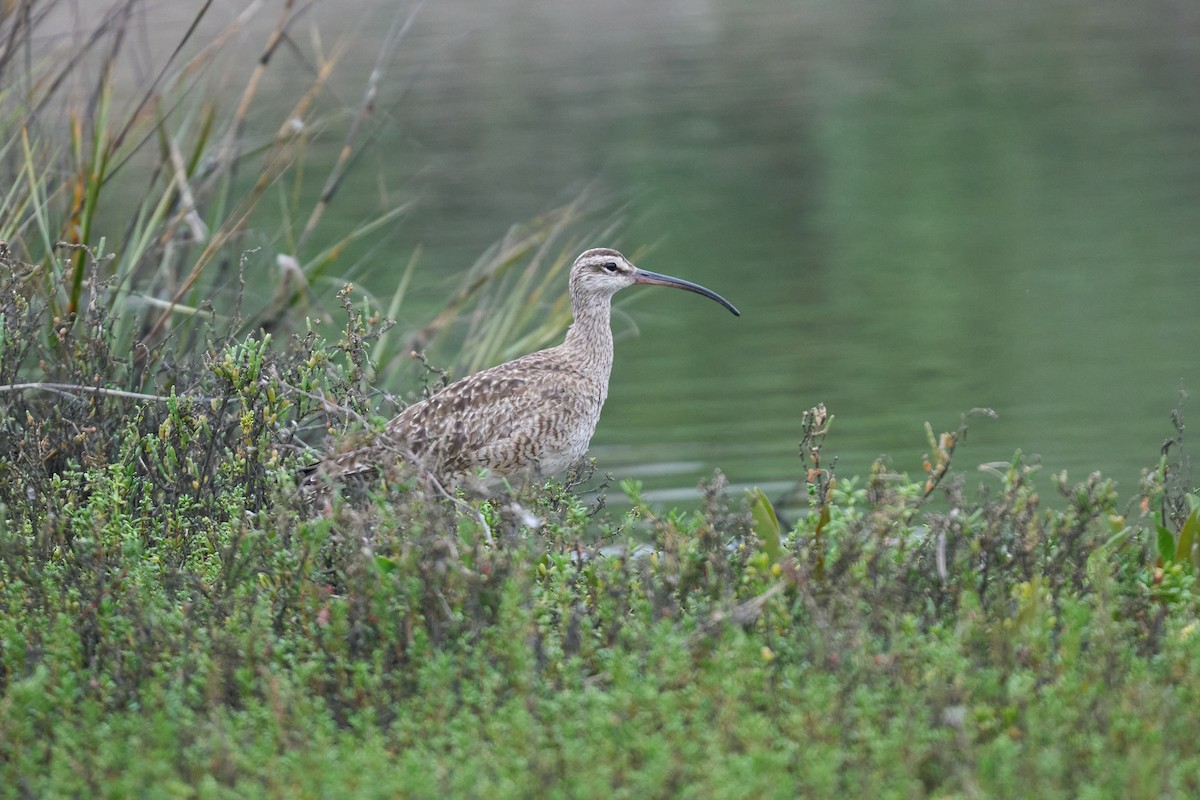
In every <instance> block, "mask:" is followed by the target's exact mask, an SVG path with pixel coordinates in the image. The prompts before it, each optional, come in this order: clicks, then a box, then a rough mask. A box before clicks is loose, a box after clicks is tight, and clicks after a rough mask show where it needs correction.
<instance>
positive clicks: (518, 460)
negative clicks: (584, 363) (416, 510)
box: [386, 351, 589, 474]
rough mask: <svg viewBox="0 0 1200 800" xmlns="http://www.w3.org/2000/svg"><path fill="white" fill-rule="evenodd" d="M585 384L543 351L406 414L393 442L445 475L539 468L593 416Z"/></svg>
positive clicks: (392, 425) (472, 378)
mask: <svg viewBox="0 0 1200 800" xmlns="http://www.w3.org/2000/svg"><path fill="white" fill-rule="evenodd" d="M586 381H587V379H586V377H585V376H584V375H582V373H581V372H580V371H579V370H577V369H573V368H572V367H570V366H567V365H564V364H563V363H561V360H556V359H553V358H548V357H547V354H546V352H545V351H543V352H539V353H532V354H530V355H528V356H525V357H524V358H520V359H517V360H516V361H513V362H510V363H508V364H502V365H500V366H499V367H494V368H492V369H489V370H484V371H482V372H478V373H476V374H474V375H469V376H467V377H466V378H463V379H462V380H460V381H457V382H455V383H453V384H451V385H450V386H447V387H446V388H445V389H443V390H442V391H441V392H439V393H438V394H436V395H434V396H433V397H431V398H429V399H428V400H425V401H423V402H421V403H417V404H414V405H413V406H410V407H409V408H407V409H405V410H404V411H403V412H401V413H400V414H399V415H398V416H397V417H396V418H395V419H393V420H392V421H391V422H389V423H388V425H387V429H386V432H387V435H388V436H389V437H390V438H391V439H393V440H395V441H397V442H403V443H404V444H405V445H406V446H407V447H408V449H409V450H410V451H411V452H412V453H413V454H414V455H416V456H417V457H418V458H422V459H423V460H424V461H425V463H426V465H427V466H429V467H430V468H432V469H434V470H435V471H437V472H438V473H442V474H468V473H470V472H473V471H475V470H478V469H480V468H484V467H486V468H488V469H492V470H494V471H496V472H499V473H501V474H506V473H510V472H514V471H516V470H521V469H525V468H528V467H536V466H537V465H538V463H539V461H540V460H541V458H542V456H543V454H544V452H545V451H546V449H547V448H553V447H556V446H557V444H558V442H559V441H560V440H561V439H562V438H563V436H564V434H565V429H566V428H569V426H570V425H572V424H573V423H574V422H575V420H577V419H579V418H580V417H581V416H582V415H585V414H586V413H587V409H586V408H585V406H587V404H588V395H589V393H587V392H582V393H581V392H580V391H579V388H580V386H581V384H583V383H586Z"/></svg>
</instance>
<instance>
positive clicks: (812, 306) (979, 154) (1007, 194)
mask: <svg viewBox="0 0 1200 800" xmlns="http://www.w3.org/2000/svg"><path fill="white" fill-rule="evenodd" d="M335 6H336V4H326V5H318V6H316V7H315V8H314V9H313V11H312V13H311V14H310V15H309V16H308V17H307V18H306V19H305V21H304V22H303V24H302V25H300V26H298V28H297V29H296V31H295V34H296V35H295V39H296V41H297V43H298V47H299V48H300V49H301V50H303V49H304V48H305V47H308V46H309V43H310V41H311V37H309V36H308V33H307V31H308V27H307V26H309V25H317V26H318V27H319V29H320V33H321V37H322V41H323V42H324V43H326V45H327V46H328V45H329V44H330V43H333V42H336V41H338V40H339V39H341V38H343V37H348V38H349V39H350V40H352V41H353V42H354V46H353V47H352V48H351V49H350V52H349V53H348V54H347V55H346V56H345V57H344V58H343V63H342V64H341V65H340V67H339V70H338V72H337V75H338V77H337V79H335V81H334V84H333V89H334V96H335V97H336V98H337V100H339V101H342V102H344V103H345V105H346V107H351V108H352V107H353V106H354V104H355V103H356V102H357V99H358V96H359V94H360V93H361V88H362V82H363V80H364V79H365V75H366V73H367V71H368V70H369V69H370V67H371V65H372V63H373V61H374V58H375V54H376V50H377V47H378V42H379V40H380V38H381V36H382V32H383V31H384V30H386V28H387V26H388V24H389V23H390V21H391V19H392V14H393V11H394V8H395V4H394V3H393V2H382V1H381V2H375V3H372V2H360V3H356V4H354V5H353V9H354V13H347V12H346V11H344V10H338V9H339V8H344V7H341V6H336V7H335ZM274 13H275V12H274V11H272V12H271V13H270V14H269V15H268V16H269V17H271V19H269V20H264V24H267V23H269V22H273V19H274V17H273V15H274ZM247 41H248V42H257V41H258V40H256V39H254V38H253V37H247ZM256 47H257V44H251V45H248V46H247V48H246V55H247V57H253V55H254V54H255V53H256ZM289 59H290V61H289ZM296 63H298V61H297V59H296V58H295V57H294V56H289V55H288V54H286V53H285V54H284V55H283V56H281V57H280V58H279V59H278V61H277V63H276V64H274V65H273V70H274V71H273V73H272V80H273V81H276V82H277V83H278V85H279V86H282V87H284V88H286V87H287V86H288V85H289V80H294V81H298V82H300V83H303V82H306V81H307V80H308V75H307V74H305V73H304V70H301V69H294V65H295V64H296ZM289 64H291V65H293V68H292V73H289V71H288V70H289V66H288V65H289ZM293 73H294V74H293ZM378 113H379V115H380V116H381V117H382V118H383V119H385V120H386V124H385V126H384V127H383V129H382V132H381V135H380V136H379V137H378V138H377V139H376V140H374V141H373V142H372V143H370V144H369V145H368V146H367V147H366V148H365V152H364V155H363V157H362V158H361V159H360V161H359V162H358V163H357V165H356V167H355V169H354V170H353V172H352V175H351V177H350V181H351V183H349V184H347V186H346V188H345V189H343V191H342V194H341V196H340V198H339V200H338V202H337V203H335V204H334V207H333V208H332V209H331V212H330V216H329V217H327V219H326V220H325V222H324V223H323V225H322V228H321V235H322V236H327V237H331V238H332V237H333V236H335V235H337V234H339V233H341V232H344V230H345V229H346V228H348V227H349V226H351V225H352V224H354V222H356V221H359V220H360V219H362V218H364V217H365V216H368V215H371V214H375V213H378V212H379V210H380V209H381V208H383V207H385V206H386V205H387V204H388V203H390V202H394V201H396V200H398V199H405V198H413V199H415V200H416V202H417V205H416V208H415V210H414V211H413V212H412V213H411V214H410V215H408V216H406V217H405V218H404V220H403V221H402V223H400V229H399V231H397V232H394V234H395V239H394V242H398V243H399V244H392V245H389V248H388V249H387V251H386V255H384V254H379V255H377V259H378V262H379V263H378V269H377V270H376V271H373V272H372V274H371V275H370V276H369V277H368V278H367V280H366V282H367V283H368V284H369V285H370V286H371V287H372V288H373V289H375V290H376V291H378V292H380V293H381V294H387V293H388V292H389V291H390V286H391V285H392V283H393V282H394V281H395V280H396V276H397V273H398V269H399V267H400V265H402V264H404V263H405V262H406V261H407V259H408V257H409V255H410V254H411V253H412V251H413V249H414V248H415V247H416V246H417V245H420V246H421V247H422V248H423V250H422V255H421V261H420V264H421V276H420V278H419V279H418V284H419V286H420V287H421V291H422V292H424V293H425V294H424V296H425V297H427V298H432V297H436V296H438V294H439V292H442V291H444V290H446V289H448V288H449V287H450V286H452V285H453V277H452V276H453V274H454V273H455V272H456V271H457V270H459V269H461V268H463V267H465V266H467V265H469V264H470V263H471V262H472V260H473V259H474V258H475V257H476V256H477V255H478V254H479V253H480V252H481V251H482V250H483V249H484V248H485V247H486V246H487V245H488V244H490V243H491V242H493V241H494V240H496V239H497V238H499V237H500V236H501V235H502V234H503V233H504V232H505V230H506V229H507V228H508V226H509V225H511V224H512V223H515V222H519V221H521V220H524V219H527V218H530V217H533V216H535V215H537V214H539V213H541V212H543V211H545V210H547V209H549V208H551V207H554V206H556V205H558V204H560V203H563V202H565V201H568V200H570V199H572V198H573V197H575V196H576V195H577V194H578V192H579V191H580V190H581V189H583V188H584V187H587V186H590V187H592V190H593V193H594V194H595V195H596V196H599V197H601V198H605V199H606V200H607V201H610V203H611V205H612V206H613V207H616V206H620V207H621V218H622V220H623V224H622V226H621V227H620V229H619V234H618V236H617V237H616V239H615V240H606V241H595V242H589V243H588V244H589V245H615V246H618V247H621V248H622V249H625V250H627V251H634V250H638V249H639V248H647V247H650V248H652V249H651V250H650V252H649V254H648V255H647V256H646V257H645V258H643V259H641V265H642V266H644V267H646V268H648V269H652V270H656V271H660V272H666V273H669V274H674V275H678V276H680V277H685V278H688V279H690V280H694V281H698V282H701V283H703V284H705V285H707V286H709V287H711V288H712V289H714V290H716V291H718V292H720V293H722V294H723V295H725V296H726V297H728V298H729V299H730V300H731V301H732V302H734V303H735V304H736V305H738V306H739V307H740V308H741V310H742V314H743V316H742V317H741V318H740V319H735V318H733V317H732V316H730V315H729V314H727V313H725V312H724V311H722V310H721V309H720V308H719V307H717V306H716V305H715V304H712V303H709V302H706V301H703V300H701V299H700V298H697V297H695V296H693V295H688V294H684V293H681V292H667V291H665V290H661V289H660V290H655V289H650V288H641V289H637V290H630V291H629V292H627V293H625V294H624V295H622V298H621V303H620V308H621V309H622V311H623V313H622V314H619V315H618V318H617V319H616V321H615V328H616V330H617V333H618V337H619V339H618V345H617V358H616V366H615V368H614V371H613V383H612V386H611V390H610V395H609V401H608V405H607V407H606V409H605V413H604V416H603V418H602V420H601V423H600V427H599V430H598V431H597V434H596V437H595V439H594V441H593V453H594V454H595V455H596V456H597V457H598V458H599V462H600V467H601V469H602V470H607V471H611V472H613V473H614V474H615V475H616V476H617V477H630V476H636V477H642V478H645V480H646V483H647V485H648V486H650V487H651V488H653V489H655V490H658V494H656V495H654V496H655V497H658V498H675V497H679V496H681V495H683V496H685V495H686V494H687V491H688V490H690V489H692V488H693V487H694V486H695V483H696V480H697V479H698V478H699V477H700V476H702V475H706V474H708V473H709V472H711V470H712V469H713V468H714V467H721V468H722V469H723V470H724V471H725V472H726V473H727V474H728V476H729V477H730V479H731V480H732V481H733V482H735V483H769V484H772V485H777V484H778V482H780V481H788V480H791V479H794V478H796V477H798V476H799V474H800V468H799V462H798V461H797V460H796V457H795V453H796V442H797V439H798V437H799V427H800V426H799V422H800V415H801V413H802V412H803V410H804V409H806V408H808V407H810V406H812V405H814V404H815V403H817V402H824V403H825V404H827V406H828V407H829V409H830V411H831V412H832V413H834V414H835V415H836V417H837V419H836V422H835V427H834V433H833V436H832V437H831V439H830V440H829V442H828V444H827V450H826V452H827V454H828V455H837V456H838V459H839V460H838V469H839V471H841V472H842V473H844V474H852V473H861V472H863V471H865V469H866V468H867V466H868V465H869V463H870V462H871V461H872V460H873V459H874V458H875V457H876V456H878V455H880V454H889V455H890V456H891V458H892V462H893V465H894V467H895V468H897V469H899V470H907V471H911V472H916V471H918V470H919V465H920V460H921V455H922V453H923V452H924V450H925V438H924V431H923V423H924V422H925V421H926V420H929V421H930V422H931V423H932V424H933V426H934V427H935V428H936V429H937V430H946V429H953V428H954V427H956V426H957V424H958V420H959V415H960V413H961V412H963V411H965V410H967V409H970V408H972V407H976V406H990V407H992V408H994V409H996V411H997V412H999V414H1000V418H999V420H997V421H994V422H993V421H985V420H979V421H977V422H976V423H975V424H974V426H973V427H972V429H971V434H970V437H969V440H968V443H967V445H966V446H965V447H964V448H963V449H962V450H961V451H960V456H959V457H960V459H961V461H960V462H959V463H960V466H962V467H963V468H965V469H967V470H969V471H970V470H973V469H974V466H975V465H976V464H978V463H981V462H988V461H995V460H1006V459H1008V458H1010V457H1011V455H1012V453H1013V451H1014V450H1015V449H1017V448H1021V449H1022V450H1024V451H1025V452H1026V453H1030V454H1038V455H1040V457H1041V460H1042V462H1043V463H1044V464H1045V466H1046V467H1047V468H1048V469H1051V470H1054V471H1058V470H1061V469H1067V470H1068V471H1069V472H1070V473H1071V475H1072V476H1073V477H1075V478H1082V477H1084V474H1085V473H1086V472H1087V471H1090V470H1092V469H1101V470H1103V471H1104V472H1106V473H1108V474H1110V475H1112V476H1114V477H1116V478H1118V479H1119V480H1120V481H1121V483H1122V486H1123V487H1124V489H1125V490H1126V491H1130V490H1132V487H1133V486H1134V484H1135V481H1136V479H1137V476H1138V474H1139V469H1140V468H1141V467H1143V466H1147V465H1150V464H1152V463H1154V462H1155V460H1156V459H1157V453H1158V448H1159V445H1160V444H1161V442H1162V440H1163V439H1164V438H1165V437H1166V436H1167V435H1169V433H1170V432H1171V428H1170V425H1169V422H1168V414H1169V412H1170V410H1171V408H1172V407H1173V406H1174V405H1175V403H1176V400H1177V394H1178V391H1179V389H1180V387H1181V386H1183V387H1185V388H1187V389H1189V390H1190V391H1192V392H1196V391H1198V390H1200V6H1196V5H1195V4H1189V3H1178V2H1117V1H1116V0H1092V1H1091V2H1070V1H1068V0H1053V1H1052V2H1005V3H996V2H899V3H875V2H785V1H784V0H758V1H757V2H750V3H747V2H743V1H742V0H709V2H701V1H700V0H695V1H694V2H688V1H687V0H679V2H673V3H667V4H648V3H645V2H634V1H633V0H628V1H624V0H614V2H601V3H591V4H579V3H566V2H551V3H547V2H540V1H539V0H509V1H508V2H499V3H489V4H476V3H466V2H442V3H438V2H431V3H429V4H427V5H426V6H425V7H424V8H423V9H422V10H421V11H420V13H419V14H418V16H417V18H416V21H415V23H414V25H413V27H412V29H411V30H410V32H409V33H408V35H407V38H406V39H405V40H404V43H403V44H402V46H401V47H400V49H399V51H398V53H397V56H396V57H395V58H394V59H393V60H392V62H391V63H390V64H389V66H388V72H387V78H386V80H385V81H384V84H383V86H382V88H381V93H380V98H379V103H378ZM335 123H336V120H335ZM333 127H336V124H333ZM339 145H340V137H339V136H332V137H330V139H329V144H328V147H327V151H328V153H329V157H330V158H331V159H332V158H333V157H334V156H335V155H336V150H337V147H338V146H339ZM313 173H314V174H317V173H319V169H316V168H314V169H313ZM317 183H319V182H317ZM635 330H636V335H634V333H635Z"/></svg>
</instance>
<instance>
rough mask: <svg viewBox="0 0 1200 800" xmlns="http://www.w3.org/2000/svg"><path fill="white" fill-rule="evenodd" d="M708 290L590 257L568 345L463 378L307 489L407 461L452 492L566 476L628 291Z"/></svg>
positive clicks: (587, 437) (321, 473)
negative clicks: (643, 287) (476, 480)
mask: <svg viewBox="0 0 1200 800" xmlns="http://www.w3.org/2000/svg"><path fill="white" fill-rule="evenodd" d="M635 283H646V284H654V285H662V286H674V287H676V288H681V289H687V290H688V291H692V292H696V293H698V294H703V295H705V296H707V297H710V298H712V299H714V300H716V301H717V302H719V303H721V304H722V305H724V306H725V307H726V308H728V309H729V310H730V311H732V312H733V313H734V314H737V313H738V311H737V309H736V308H734V307H733V306H732V305H730V304H729V302H728V301H726V300H725V299H724V298H722V297H720V296H719V295H717V294H715V293H713V292H711V291H709V290H708V289H705V288H704V287H702V286H697V285H696V284H692V283H688V282H687V281H682V280H679V279H678V278H670V277H668V276H665V275H658V274H656V273H653V272H646V271H644V270H639V269H637V268H636V267H634V266H633V265H632V264H630V263H629V262H628V261H627V260H626V259H625V257H624V256H622V255H621V254H620V253H618V252H617V251H616V250H610V249H607V248H596V249H593V250H588V251H586V252H584V253H583V254H582V255H580V256H579V258H577V259H576V260H575V263H574V265H573V266H572V268H571V276H570V289H571V302H572V311H573V313H574V322H573V324H572V325H571V328H570V329H569V330H568V331H567V337H566V340H565V341H564V342H563V343H562V344H560V345H557V346H555V347H551V348H548V349H546V350H540V351H538V352H536V353H530V354H529V355H526V356H522V357H521V358H518V359H515V360H513V361H509V362H506V363H504V364H500V365H499V366H496V367H492V368H491V369H486V370H483V371H482V372H477V373H475V374H473V375H468V376H467V377H465V378H462V379H461V380H458V381H455V382H454V383H452V384H450V385H449V386H447V387H446V388H444V389H442V390H441V391H440V392H438V393H437V394H435V395H433V396H432V397H430V398H428V399H426V400H423V401H421V402H419V403H414V404H413V405H411V406H409V407H408V408H406V409H404V411H402V412H401V413H400V414H398V415H397V416H396V417H395V418H393V419H392V420H391V421H390V422H388V424H387V426H386V427H385V428H384V430H383V432H382V433H381V434H380V436H378V437H377V438H376V439H375V440H374V441H373V442H372V443H371V444H369V445H367V446H365V447H362V448H359V449H357V450H353V451H350V452H347V453H342V454H340V455H336V456H330V457H328V458H326V459H325V460H324V461H322V462H320V463H319V464H317V465H315V469H314V470H313V474H311V475H310V476H309V477H308V478H307V479H306V483H308V484H309V485H310V486H311V485H315V484H316V483H317V482H320V483H323V484H328V482H329V481H337V480H339V479H341V478H344V477H346V476H348V475H353V474H358V473H364V472H367V471H373V470H376V469H378V468H380V467H381V466H384V465H386V464H387V463H390V462H395V461H396V460H397V459H400V458H403V459H406V460H409V461H412V460H415V461H416V462H417V464H418V465H419V466H420V467H421V468H423V469H424V470H427V471H428V473H429V474H432V475H434V476H436V477H437V478H438V479H439V481H440V482H441V483H442V484H443V485H444V486H449V485H457V484H459V483H462V482H463V481H464V480H470V479H472V478H473V476H475V475H476V474H477V473H478V472H479V471H480V470H483V469H486V470H489V471H490V473H491V475H493V476H506V477H516V478H524V479H533V478H538V477H542V476H547V475H553V474H557V473H561V472H563V471H565V470H566V469H567V468H568V467H570V466H571V465H572V464H573V463H575V462H576V461H578V460H579V459H581V458H582V457H583V456H584V454H585V453H586V452H587V449H588V443H589V442H590V441H591V438H592V434H593V433H594V432H595V430H596V423H597V422H598V421H599V420H600V410H601V409H602V408H603V406H604V401H605V399H606V398H607V396H608V378H609V373H610V372H611V371H612V360H613V339H612V328H611V322H610V318H611V308H612V302H611V301H612V296H613V295H614V294H616V293H617V292H618V291H620V290H621V289H623V288H625V287H626V286H631V285H633V284H635Z"/></svg>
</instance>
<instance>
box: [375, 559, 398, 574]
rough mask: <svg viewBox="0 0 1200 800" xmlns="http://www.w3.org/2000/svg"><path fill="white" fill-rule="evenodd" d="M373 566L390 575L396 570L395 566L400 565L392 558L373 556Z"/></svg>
mask: <svg viewBox="0 0 1200 800" xmlns="http://www.w3.org/2000/svg"><path fill="white" fill-rule="evenodd" d="M375 566H377V567H379V571H380V572H382V573H383V574H384V575H391V574H392V573H393V572H395V571H396V567H398V566H400V565H399V564H397V563H396V561H395V560H394V559H391V558H388V557H387V556H375Z"/></svg>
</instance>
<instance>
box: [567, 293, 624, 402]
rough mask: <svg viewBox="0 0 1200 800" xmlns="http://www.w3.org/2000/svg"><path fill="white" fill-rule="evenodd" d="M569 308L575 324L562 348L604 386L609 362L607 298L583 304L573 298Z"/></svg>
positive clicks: (609, 340)
mask: <svg viewBox="0 0 1200 800" xmlns="http://www.w3.org/2000/svg"><path fill="white" fill-rule="evenodd" d="M572 306H573V310H574V314H575V321H574V322H573V323H572V324H571V327H570V328H569V329H568V330H567V340H566V341H565V342H563V348H564V349H566V350H570V351H571V352H572V354H573V355H574V356H575V360H576V363H578V364H579V365H580V366H581V367H584V368H585V370H587V371H588V372H590V373H593V374H595V375H597V377H602V378H603V380H604V382H605V383H607V382H608V375H609V373H610V372H611V371H612V361H613V338H612V321H611V316H612V314H611V310H612V303H611V299H610V298H608V297H604V298H594V297H593V298H588V300H587V302H581V301H580V300H579V299H575V300H574V301H573V303H572Z"/></svg>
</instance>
